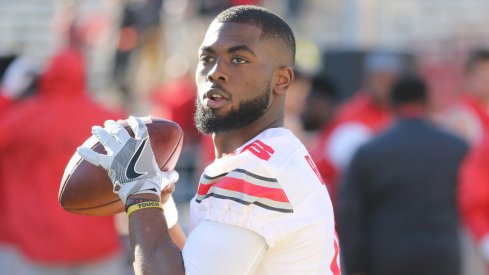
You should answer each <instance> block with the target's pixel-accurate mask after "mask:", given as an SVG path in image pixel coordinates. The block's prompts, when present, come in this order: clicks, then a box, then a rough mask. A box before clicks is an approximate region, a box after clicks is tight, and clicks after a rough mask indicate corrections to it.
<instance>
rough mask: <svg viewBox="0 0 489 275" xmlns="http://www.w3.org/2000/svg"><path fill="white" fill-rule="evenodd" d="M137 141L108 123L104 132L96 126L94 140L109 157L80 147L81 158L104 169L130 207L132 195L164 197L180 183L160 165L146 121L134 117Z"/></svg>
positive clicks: (120, 127) (174, 173)
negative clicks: (164, 194) (157, 161)
mask: <svg viewBox="0 0 489 275" xmlns="http://www.w3.org/2000/svg"><path fill="white" fill-rule="evenodd" d="M127 121H128V123H129V126H130V127H131V129H132V131H133V132H134V138H132V137H131V136H130V135H129V133H128V132H127V131H126V129H124V127H122V126H121V125H120V124H119V123H117V122H115V121H113V120H107V121H105V123H104V126H105V127H104V128H102V127H100V126H94V127H93V128H92V133H93V135H94V137H95V138H96V139H97V140H98V141H99V142H100V143H101V144H102V145H103V146H104V147H105V150H106V151H107V155H103V154H99V153H97V152H95V151H93V150H92V149H89V148H86V147H83V146H81V147H78V149H77V151H78V153H79V154H80V156H81V157H83V158H84V159H85V160H87V161H88V162H90V163H92V164H93V165H97V166H101V167H102V168H104V169H105V170H106V171H107V173H108V175H109V178H110V180H111V181H112V183H113V186H114V189H113V191H114V193H117V194H119V197H120V198H121V200H122V201H123V202H124V204H126V200H127V197H129V196H130V195H132V194H143V193H152V194H156V195H157V196H158V197H160V196H161V190H162V189H163V188H165V187H167V186H168V185H170V184H172V183H175V182H176V181H177V180H178V173H177V172H176V171H168V172H162V171H160V169H159V168H158V164H157V163H156V160H155V157H154V154H153V149H152V148H151V143H150V141H149V135H148V128H147V127H146V125H145V124H144V122H143V120H142V118H139V117H133V116H130V117H129V119H128V120H127Z"/></svg>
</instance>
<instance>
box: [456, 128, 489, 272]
mask: <svg viewBox="0 0 489 275" xmlns="http://www.w3.org/2000/svg"><path fill="white" fill-rule="evenodd" d="M488 163H489V135H486V136H485V137H484V138H483V140H482V141H481V142H480V143H479V144H478V145H475V146H473V148H472V150H471V151H470V153H469V155H468V157H467V158H466V160H465V162H464V164H463V166H462V169H461V180H460V185H461V186H460V190H459V192H460V193H459V206H460V213H461V216H462V219H463V221H464V223H465V225H466V226H467V229H468V231H469V232H470V233H471V234H472V236H473V237H474V240H475V242H476V243H477V247H478V251H479V253H480V255H481V256H482V258H483V259H484V261H485V263H486V267H487V272H489V169H487V164H488Z"/></svg>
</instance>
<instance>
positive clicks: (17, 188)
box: [0, 46, 124, 275]
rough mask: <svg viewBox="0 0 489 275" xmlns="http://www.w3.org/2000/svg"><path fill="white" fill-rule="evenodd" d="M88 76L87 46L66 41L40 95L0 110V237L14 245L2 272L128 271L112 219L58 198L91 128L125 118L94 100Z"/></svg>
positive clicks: (43, 78)
mask: <svg viewBox="0 0 489 275" xmlns="http://www.w3.org/2000/svg"><path fill="white" fill-rule="evenodd" d="M85 77H86V76H85V64H84V58H83V55H82V52H81V50H80V49H79V48H77V47H72V46H67V47H66V48H63V49H61V50H60V51H59V52H57V53H56V54H55V55H54V56H52V57H51V59H50V60H49V62H48V64H47V66H46V68H45V69H44V71H43V72H42V74H41V76H40V80H39V87H38V91H37V92H36V94H35V95H34V96H32V97H30V98H28V99H25V100H23V101H22V102H19V103H17V104H16V105H15V106H14V107H13V108H11V109H9V110H8V111H7V112H6V113H5V114H3V115H2V120H1V121H0V127H2V129H3V130H2V131H0V179H1V183H0V189H1V192H0V195H1V199H0V200H1V203H2V204H1V205H2V226H1V234H0V237H1V241H2V243H4V244H5V245H6V246H9V247H11V248H12V250H10V253H9V255H7V260H6V261H3V260H2V261H1V262H2V266H1V268H0V274H19V275H24V274H46V275H47V274H87V275H88V274H90V275H95V274H124V264H123V261H122V257H121V256H122V253H121V247H120V243H119V235H118V233H117V232H116V230H115V226H114V220H113V218H112V217H88V216H80V215H75V214H72V213H68V212H66V211H64V210H63V209H62V208H61V207H60V206H59V204H58V202H57V196H58V189H59V184H60V181H61V177H62V175H63V172H64V168H65V166H66V163H67V162H68V161H69V160H70V158H71V156H72V155H73V153H74V152H75V149H76V147H77V146H79V144H80V143H82V142H83V141H84V140H85V139H86V138H87V133H86V131H87V129H89V128H90V126H92V125H93V124H96V123H101V122H103V121H104V120H105V119H107V118H118V117H120V116H121V115H120V114H116V113H113V112H110V111H108V110H106V109H104V108H102V107H101V106H99V105H98V104H96V103H95V102H94V101H92V99H90V97H89V95H88V91H87V87H86V79H85ZM2 257H3V255H0V258H2ZM4 259H5V258H4Z"/></svg>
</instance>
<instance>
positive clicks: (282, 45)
mask: <svg viewBox="0 0 489 275" xmlns="http://www.w3.org/2000/svg"><path fill="white" fill-rule="evenodd" d="M294 57H295V39H294V35H293V33H292V30H291V29H290V27H289V26H288V25H287V23H285V21H284V20H283V19H281V18H280V17H279V16H278V15H276V14H274V13H272V12H270V11H268V10H266V9H264V8H260V7H256V6H236V7H232V8H230V9H227V10H225V11H223V12H222V13H220V14H219V15H218V16H217V17H216V18H215V19H214V20H213V21H212V23H211V25H210V26H209V28H208V30H207V33H206V35H205V37H204V40H203V42H202V45H201V47H200V49H199V64H198V67H197V70H196V81H197V87H198V95H197V99H196V105H197V112H196V115H195V122H196V126H197V128H198V129H199V131H201V132H203V133H220V132H228V131H232V130H237V129H243V128H245V127H247V126H250V125H252V124H264V125H265V124H267V123H268V124H271V125H274V123H277V121H280V120H281V119H283V102H284V100H285V92H286V90H287V88H288V86H289V85H290V82H291V81H292V79H293V72H292V67H293V64H294ZM261 121H262V122H263V123H260V122H261Z"/></svg>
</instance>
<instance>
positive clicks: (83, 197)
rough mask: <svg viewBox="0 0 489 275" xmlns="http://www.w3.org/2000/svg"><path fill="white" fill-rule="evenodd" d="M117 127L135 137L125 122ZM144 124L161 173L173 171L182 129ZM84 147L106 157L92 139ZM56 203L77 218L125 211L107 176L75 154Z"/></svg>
mask: <svg viewBox="0 0 489 275" xmlns="http://www.w3.org/2000/svg"><path fill="white" fill-rule="evenodd" d="M120 123H121V124H122V125H123V126H124V127H125V128H126V129H127V131H128V132H129V134H130V135H131V136H132V137H134V133H133V132H132V130H131V128H130V127H129V125H128V124H127V122H126V121H123V122H120ZM145 124H146V127H147V128H148V134H149V139H150V142H151V148H152V149H153V152H154V154H155V159H156V163H158V165H159V167H160V170H161V171H168V170H173V169H174V168H175V165H176V164H177V161H178V158H179V156H180V152H181V149H182V142H183V131H182V129H181V128H180V126H179V125H178V124H177V123H175V122H173V121H170V120H165V119H161V118H155V117H148V118H147V119H146V120H145ZM83 146H85V147H88V148H92V149H93V150H94V151H96V152H98V153H103V154H106V151H105V149H104V147H103V146H102V144H100V143H99V142H98V140H97V139H96V138H95V137H93V136H91V137H90V138H88V139H87V140H86V141H85V142H84V143H83ZM58 201H59V203H60V204H61V207H63V209H65V210H67V211H69V212H72V213H76V214H83V215H92V216H110V215H114V214H117V213H121V212H123V211H124V204H123V203H122V201H121V200H120V199H119V196H118V195H117V194H115V193H114V192H113V191H112V182H111V181H110V179H109V176H108V175H107V172H106V171H105V170H104V169H103V168H102V167H98V166H95V165H93V164H91V163H89V162H88V161H86V160H84V159H83V158H82V157H81V156H80V155H79V154H78V153H77V152H75V154H74V155H73V156H72V158H71V160H70V161H69V162H68V164H67V166H66V169H65V172H64V175H63V178H62V180H61V184H60V188H59V193H58Z"/></svg>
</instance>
